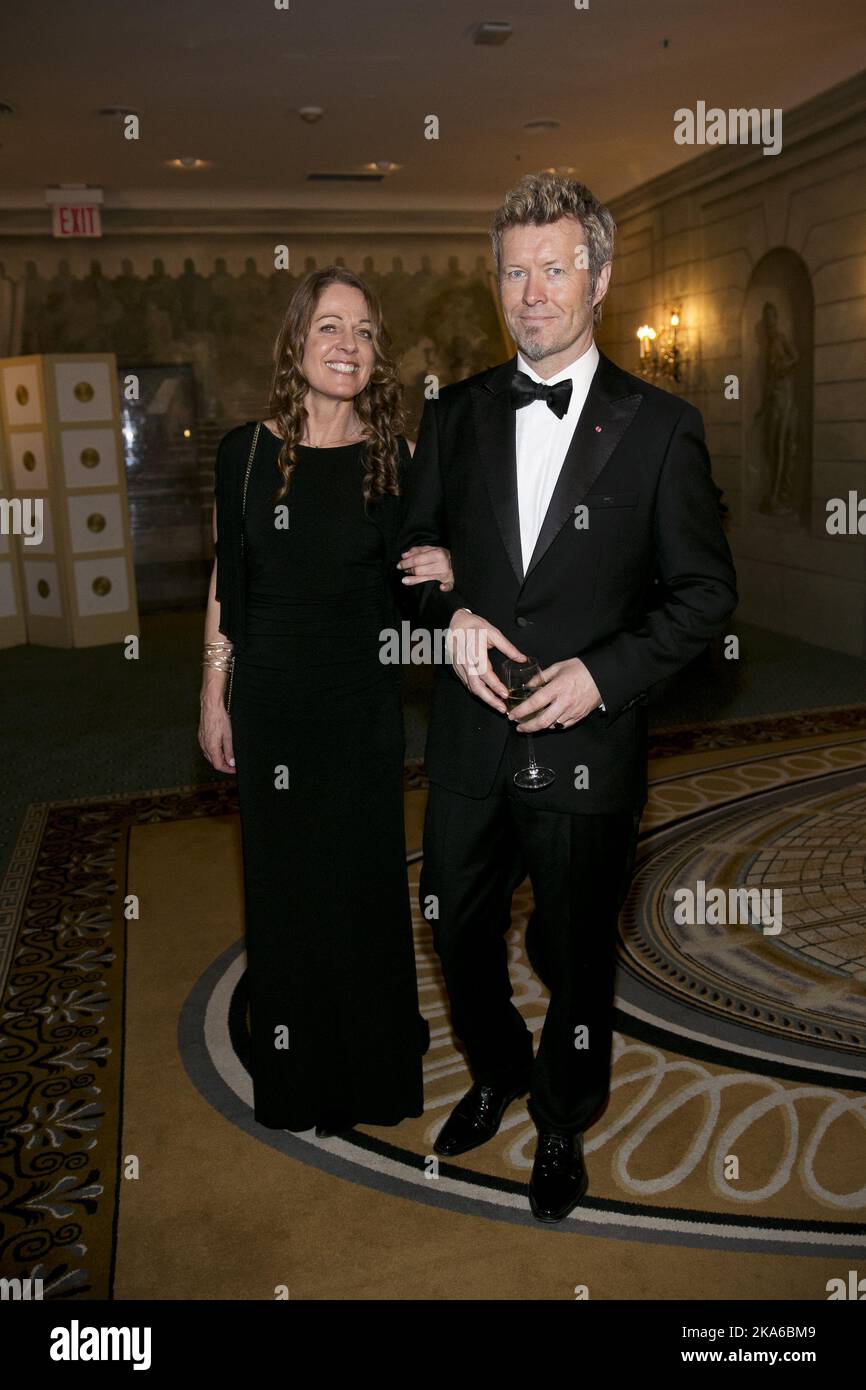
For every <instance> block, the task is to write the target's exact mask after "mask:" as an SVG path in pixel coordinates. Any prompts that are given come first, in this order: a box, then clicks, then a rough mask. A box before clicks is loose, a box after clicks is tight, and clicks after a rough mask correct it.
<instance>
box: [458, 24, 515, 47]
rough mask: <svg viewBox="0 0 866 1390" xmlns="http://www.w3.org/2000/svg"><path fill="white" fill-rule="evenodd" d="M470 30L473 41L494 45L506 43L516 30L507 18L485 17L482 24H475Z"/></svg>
mask: <svg viewBox="0 0 866 1390" xmlns="http://www.w3.org/2000/svg"><path fill="white" fill-rule="evenodd" d="M468 32H469V37H470V38H471V40H472V42H473V43H478V44H484V45H487V46H492V45H498V44H501V43H506V42H507V41H508V39H510V38H511V35H512V34H513V33H514V30H513V29H512V27H511V25H510V24H508V23H507V22H506V21H505V20H499V19H484V20H482V21H481V23H480V24H473V25H472V28H471V29H470V30H469V31H468Z"/></svg>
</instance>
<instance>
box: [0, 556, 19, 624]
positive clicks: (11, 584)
mask: <svg viewBox="0 0 866 1390" xmlns="http://www.w3.org/2000/svg"><path fill="white" fill-rule="evenodd" d="M17 614H18V605H17V604H16V602H15V577H14V575H13V573H12V562H11V561H10V560H0V618H14V617H16V616H17Z"/></svg>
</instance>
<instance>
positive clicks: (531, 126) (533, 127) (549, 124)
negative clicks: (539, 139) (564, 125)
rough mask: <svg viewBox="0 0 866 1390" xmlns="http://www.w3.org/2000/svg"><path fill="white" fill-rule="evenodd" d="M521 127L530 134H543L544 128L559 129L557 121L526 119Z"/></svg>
mask: <svg viewBox="0 0 866 1390" xmlns="http://www.w3.org/2000/svg"><path fill="white" fill-rule="evenodd" d="M523 129H524V130H526V131H528V132H529V134H530V135H543V134H544V132H545V131H546V130H559V121H526V122H524V126H523Z"/></svg>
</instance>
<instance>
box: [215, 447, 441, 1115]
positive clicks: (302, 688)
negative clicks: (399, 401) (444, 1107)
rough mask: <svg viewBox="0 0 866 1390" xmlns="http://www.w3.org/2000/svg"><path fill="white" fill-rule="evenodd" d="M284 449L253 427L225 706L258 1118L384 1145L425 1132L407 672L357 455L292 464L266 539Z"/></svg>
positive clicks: (304, 455) (355, 450)
mask: <svg viewBox="0 0 866 1390" xmlns="http://www.w3.org/2000/svg"><path fill="white" fill-rule="evenodd" d="M251 428H252V427H250V430H251ZM245 442H246V447H247V449H248V447H249V437H247V438H246V441H245ZM279 447H280V441H279V440H278V439H277V438H276V436H275V435H273V434H272V433H271V432H270V431H269V430H268V429H267V428H266V427H265V426H264V425H263V426H262V428H261V431H260V435H259V443H258V448H257V451H256V457H255V460H254V463H253V466H252V470H251V472H250V477H249V484H248V489H247V499H246V521H245V528H244V537H245V540H244V545H245V552H246V561H245V564H246V575H247V580H246V584H247V587H246V625H245V640H244V646H243V652H242V653H238V652H237V651H236V654H235V670H234V678H233V686H232V697H231V723H232V734H233V741H234V753H235V763H236V770H237V780H238V794H239V801H240V811H241V833H242V840H243V857H244V887H245V908H246V946H247V984H248V995H249V1012H250V1037H251V1051H250V1057H251V1072H252V1082H253V1095H254V1114H255V1118H256V1120H257V1121H258V1122H259V1123H260V1124H262V1125H265V1126H267V1127H269V1128H273V1129H288V1130H306V1129H310V1128H311V1127H312V1126H313V1125H316V1124H320V1125H323V1126H325V1127H326V1128H329V1129H334V1130H337V1129H342V1128H348V1127H350V1126H351V1125H354V1124H356V1123H357V1124H373V1125H393V1124H397V1123H398V1122H399V1121H400V1120H402V1119H403V1118H405V1117H406V1116H417V1115H420V1114H421V1113H422V1110H423V1104H422V1080H421V1058H422V1055H423V1053H424V1052H425V1051H426V1049H427V1047H428V1046H429V1030H428V1027H427V1024H426V1022H425V1021H424V1020H423V1019H422V1017H421V1015H420V1013H419V1010H418V994H417V984H416V974H415V957H414V950H413V943H412V927H411V913H410V903H409V891H408V884H407V876H406V854H405V840H404V824H403V756H404V736H403V725H402V715H401V709H400V686H399V668H397V667H395V666H391V665H383V664H382V662H381V661H380V660H379V652H380V646H381V639H380V632H381V630H382V629H383V627H389V626H393V623H394V610H393V601H392V600H389V588H388V586H389V582H390V578H391V576H390V574H389V571H390V567H391V566H392V565H393V563H394V557H392V556H389V555H387V554H386V553H385V551H386V547H385V543H384V539H383V534H382V531H381V530H380V529H379V528H378V527H377V526H376V525H375V524H374V522H373V521H372V520H371V519H370V517H369V515H367V514H365V509H364V503H363V498H362V495H361V482H362V477H363V461H362V453H361V449H362V446H361V445H360V444H354V445H347V446H345V447H342V448H333V449H313V448H305V447H301V448H300V449H299V463H298V467H297V469H296V470H295V473H294V476H293V479H292V485H291V488H290V490H289V493H288V494H287V496H286V497H284V498H283V499H281V503H282V505H283V506H284V507H286V508H287V509H288V510H287V516H286V514H285V513H284V514H283V519H284V524H283V526H282V527H281V526H279V525H275V512H274V503H273V493H274V490H275V489H276V487H277V486H278V484H279V482H280V474H279V472H278V470H277V467H276V459H277V454H278V452H279ZM402 447H405V445H403V446H402ZM286 521H287V524H286Z"/></svg>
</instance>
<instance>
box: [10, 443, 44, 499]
mask: <svg viewBox="0 0 866 1390" xmlns="http://www.w3.org/2000/svg"><path fill="white" fill-rule="evenodd" d="M9 463H10V467H11V470H12V486H13V488H14V489H15V491H16V492H23V493H24V494H25V496H26V494H27V493H28V492H44V491H45V490H46V488H47V487H48V468H47V465H46V462H45V435H44V434H43V433H42V431H41V430H33V431H30V430H21V431H18V430H16V431H15V433H14V434H10V435H9Z"/></svg>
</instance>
